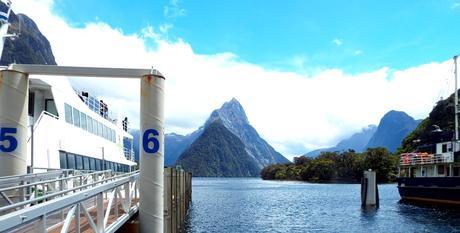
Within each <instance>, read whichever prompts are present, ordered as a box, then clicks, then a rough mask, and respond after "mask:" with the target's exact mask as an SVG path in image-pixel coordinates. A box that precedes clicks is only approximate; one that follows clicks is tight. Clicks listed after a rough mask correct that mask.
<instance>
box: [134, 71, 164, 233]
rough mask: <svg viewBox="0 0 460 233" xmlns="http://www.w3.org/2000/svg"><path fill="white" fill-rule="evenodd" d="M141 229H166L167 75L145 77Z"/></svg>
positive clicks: (142, 230)
mask: <svg viewBox="0 0 460 233" xmlns="http://www.w3.org/2000/svg"><path fill="white" fill-rule="evenodd" d="M140 94H141V105H140V107H141V109H140V112H141V125H140V129H141V136H140V142H139V145H140V149H139V155H140V186H139V191H140V203H139V204H140V205H139V220H140V221H139V224H140V232H142V233H145V232H163V214H164V213H163V204H164V203H163V182H164V181H163V166H164V157H163V156H164V153H163V152H164V133H163V132H164V109H163V104H164V77H163V76H161V75H157V74H151V75H145V76H143V77H142V79H141V93H140Z"/></svg>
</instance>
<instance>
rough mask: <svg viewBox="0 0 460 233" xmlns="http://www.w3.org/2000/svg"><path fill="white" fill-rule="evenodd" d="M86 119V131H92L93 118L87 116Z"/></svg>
mask: <svg viewBox="0 0 460 233" xmlns="http://www.w3.org/2000/svg"><path fill="white" fill-rule="evenodd" d="M86 119H87V121H88V122H87V124H88V127H87V130H88V132H90V133H92V132H93V118H91V117H90V116H88V117H87V118H86Z"/></svg>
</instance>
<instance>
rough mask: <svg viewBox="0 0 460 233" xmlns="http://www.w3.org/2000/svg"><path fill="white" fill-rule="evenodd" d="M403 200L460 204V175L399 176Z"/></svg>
mask: <svg viewBox="0 0 460 233" xmlns="http://www.w3.org/2000/svg"><path fill="white" fill-rule="evenodd" d="M398 191H399V195H400V196H401V199H402V200H409V201H416V202H424V203H433V204H448V205H458V206H460V177H416V178H407V177H404V178H398Z"/></svg>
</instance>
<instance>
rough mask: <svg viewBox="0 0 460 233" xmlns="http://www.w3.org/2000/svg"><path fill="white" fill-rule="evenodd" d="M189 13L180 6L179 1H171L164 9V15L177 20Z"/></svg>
mask: <svg viewBox="0 0 460 233" xmlns="http://www.w3.org/2000/svg"><path fill="white" fill-rule="evenodd" d="M186 13H187V11H186V10H185V9H184V8H182V7H180V6H179V0H171V1H170V2H169V4H168V5H166V6H165V7H163V14H164V16H165V17H167V18H177V17H181V16H184V15H186Z"/></svg>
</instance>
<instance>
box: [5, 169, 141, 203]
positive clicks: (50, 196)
mask: <svg viewBox="0 0 460 233" xmlns="http://www.w3.org/2000/svg"><path fill="white" fill-rule="evenodd" d="M138 173H139V172H138V171H135V172H130V173H125V174H121V175H117V176H112V177H109V178H106V179H104V180H100V181H96V182H93V183H90V184H85V185H81V186H78V187H75V188H70V189H66V190H62V191H58V192H55V193H50V194H46V195H43V196H39V197H36V198H33V199H29V200H26V201H22V202H17V203H14V204H11V205H8V206H3V207H0V212H5V211H8V210H11V209H16V208H18V207H21V206H25V205H28V204H32V203H35V202H39V201H43V200H46V199H50V198H53V197H56V196H59V195H62V194H66V193H69V192H73V191H77V190H82V189H85V188H87V187H90V186H95V185H97V184H100V183H105V182H108V181H111V180H115V179H119V178H123V177H126V176H130V175H134V174H138Z"/></svg>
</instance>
